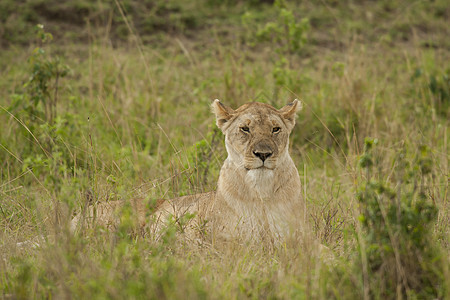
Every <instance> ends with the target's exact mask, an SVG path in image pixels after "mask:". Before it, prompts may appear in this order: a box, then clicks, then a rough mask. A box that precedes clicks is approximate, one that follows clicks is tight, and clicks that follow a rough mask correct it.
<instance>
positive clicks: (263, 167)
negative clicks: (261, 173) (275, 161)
mask: <svg viewBox="0 0 450 300" xmlns="http://www.w3.org/2000/svg"><path fill="white" fill-rule="evenodd" d="M244 168H245V170H246V171H250V170H273V169H275V168H274V167H269V166H266V165H261V166H258V167H253V166H245V167H244Z"/></svg>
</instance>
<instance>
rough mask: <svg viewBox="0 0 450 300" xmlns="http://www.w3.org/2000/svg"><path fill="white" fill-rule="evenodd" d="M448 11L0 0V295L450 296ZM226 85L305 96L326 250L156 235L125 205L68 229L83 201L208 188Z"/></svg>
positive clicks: (302, 164) (315, 219) (251, 94)
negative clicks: (100, 221) (95, 222)
mask: <svg viewBox="0 0 450 300" xmlns="http://www.w3.org/2000/svg"><path fill="white" fill-rule="evenodd" d="M449 18H450V8H449V6H448V3H447V1H443V0H435V1H417V0H413V1H406V0H405V1H383V0H380V1H353V0H346V1H334V0H324V1H319V2H316V1H278V0H277V1H264V0H248V1H244V0H227V1H217V0H194V1H181V0H171V1H163V0H152V1H150V0H149V1H135V0H114V1H112V0H102V1H54V0H51V1H41V0H27V1H24V0H22V1H13V0H5V1H2V2H1V3H0V46H1V47H2V50H1V51H0V74H1V76H0V78H1V79H0V123H1V124H2V128H1V130H0V166H1V168H0V229H1V230H0V237H1V238H0V258H1V259H0V297H2V298H6V299H15V298H18V299H28V298H54V297H55V298H69V297H70V298H72V297H73V298H152V299H153V298H155V299H156V298H157V299H161V298H189V299H196V298H202V299H203V298H220V299H222V298H225V299H230V298H236V299H237V298H239V299H241V298H283V299H284V298H286V299H292V298H294V299H330V298H337V299H361V298H363V299H405V298H406V299H446V298H448V295H449V290H450V280H449V278H450V270H449V261H448V257H449V253H450V244H449V224H450V219H449V204H448V195H449V181H448V176H449V174H450V172H449V147H448V145H449V142H448V128H449V120H450V106H449V105H450V82H449V75H450V74H449V73H450V65H449V61H450V50H449V49H450V44H449V43H450V42H449V39H448V36H450V28H449V26H448V19H449ZM37 24H42V25H37ZM36 25H37V26H36ZM215 98H219V99H221V100H222V101H223V102H224V103H227V104H229V105H231V106H234V107H237V106H238V105H241V104H243V103H245V102H248V101H261V102H266V103H270V104H272V105H274V106H277V107H281V106H282V105H284V104H285V103H287V102H288V101H290V100H292V99H294V98H299V99H302V101H303V102H304V110H303V111H302V112H301V114H300V116H299V119H298V122H297V126H296V128H295V129H294V131H293V133H292V136H291V143H290V145H291V154H292V157H293V159H294V161H295V162H296V164H297V168H298V170H299V172H300V176H301V179H302V183H303V185H304V186H303V188H304V198H305V200H306V205H307V212H308V217H309V220H310V222H311V224H312V225H313V228H314V233H315V235H316V236H317V237H318V238H319V239H320V240H321V242H322V243H323V244H325V245H327V246H328V248H330V249H331V251H332V252H333V253H334V257H333V259H331V261H330V260H327V259H325V258H314V259H311V257H314V256H313V255H312V251H314V250H313V249H309V248H308V247H306V246H299V245H289V244H286V245H281V246H280V247H276V248H270V247H266V245H264V244H262V245H253V244H248V245H240V244H238V243H235V244H230V245H227V246H221V247H218V246H217V247H214V246H208V245H197V244H195V245H193V244H189V243H186V242H185V241H183V239H182V238H180V237H177V235H175V232H176V231H179V229H178V228H177V227H176V226H169V227H168V228H167V231H166V234H165V235H164V238H163V239H161V240H155V239H154V236H153V235H152V232H150V231H143V232H139V231H136V225H135V221H134V220H135V218H134V216H133V213H132V210H131V209H130V208H129V207H127V206H125V208H124V209H123V210H122V211H121V212H120V219H121V225H120V226H119V228H117V230H115V231H113V232H111V231H108V230H106V229H105V228H102V227H100V226H92V227H90V228H85V229H84V230H82V231H81V232H80V233H78V234H74V233H72V232H71V231H70V230H69V227H70V219H71V216H72V215H73V214H75V213H77V212H79V211H80V210H81V209H83V208H84V207H86V205H95V204H96V203H98V202H104V201H112V200H117V199H122V200H126V199H131V198H138V197H142V198H144V199H145V201H147V202H148V206H149V215H150V213H151V207H152V203H154V201H156V200H158V199H162V198H166V199H167V198H171V197H175V196H178V195H185V194H190V193H196V192H200V191H210V190H213V189H214V188H215V184H216V181H217V177H218V172H219V169H220V166H221V164H222V162H223V160H224V159H225V157H226V152H225V149H224V146H223V142H222V140H223V136H222V134H221V133H220V132H219V131H218V130H217V129H216V128H215V125H214V118H213V116H212V114H211V113H210V111H209V106H210V103H211V101H212V100H213V99H215ZM189 217H190V216H187V218H189Z"/></svg>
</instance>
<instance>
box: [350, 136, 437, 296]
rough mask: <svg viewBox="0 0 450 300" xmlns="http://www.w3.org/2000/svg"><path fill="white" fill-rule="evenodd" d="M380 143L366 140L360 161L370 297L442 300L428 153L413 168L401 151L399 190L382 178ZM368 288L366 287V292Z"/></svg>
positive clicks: (397, 173)
mask: <svg viewBox="0 0 450 300" xmlns="http://www.w3.org/2000/svg"><path fill="white" fill-rule="evenodd" d="M377 144H378V141H377V139H369V138H366V139H365V149H364V153H363V155H362V156H361V159H360V161H359V165H360V167H361V168H362V169H363V170H365V174H366V178H365V180H364V183H363V184H362V185H361V187H360V189H359V191H358V195H357V198H358V201H359V203H360V207H361V210H362V214H361V215H360V221H361V224H362V228H363V232H364V233H365V237H364V241H362V242H363V243H364V244H365V249H361V251H365V253H364V256H365V257H367V265H368V270H367V272H368V274H367V275H368V278H370V281H369V282H366V284H370V293H371V295H372V297H375V298H383V299H387V298H399V297H400V298H402V297H405V296H406V297H413V296H415V297H419V298H423V299H425V298H439V297H442V290H441V289H442V287H441V285H440V283H441V282H442V277H441V276H442V274H441V271H440V268H439V266H440V264H441V263H442V262H441V260H442V258H441V257H440V254H439V252H438V250H437V249H436V248H435V247H434V246H433V245H434V243H432V228H433V224H434V221H435V219H436V216H437V208H436V206H435V205H434V204H433V203H432V202H431V201H430V200H429V199H428V197H427V195H426V192H425V188H424V185H425V182H426V179H427V176H429V174H430V170H431V168H430V167H431V163H432V162H431V159H429V157H428V151H427V150H426V149H427V148H426V147H421V148H420V149H419V154H418V155H417V156H416V158H415V160H414V164H413V165H409V164H408V163H407V161H406V159H405V156H406V154H405V151H400V153H399V154H398V155H397V157H396V161H395V166H394V170H395V176H394V177H395V180H396V181H397V182H396V185H395V187H391V186H390V184H389V182H388V181H387V180H384V179H383V178H381V176H380V174H381V172H380V171H379V170H378V167H379V166H380V160H381V158H380V157H378V156H377V155H376V153H375V149H374V148H375V147H376V145H377ZM366 288H367V287H366Z"/></svg>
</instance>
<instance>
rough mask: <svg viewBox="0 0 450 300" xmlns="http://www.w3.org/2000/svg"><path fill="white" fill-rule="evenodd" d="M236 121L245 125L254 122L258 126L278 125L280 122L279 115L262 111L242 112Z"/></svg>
mask: <svg viewBox="0 0 450 300" xmlns="http://www.w3.org/2000/svg"><path fill="white" fill-rule="evenodd" d="M238 122H239V123H244V124H247V125H250V124H256V125H258V126H261V125H267V126H279V125H280V124H282V120H281V117H280V116H278V115H276V114H274V113H267V112H264V111H256V112H247V113H243V114H242V115H240V116H239V118H238ZM239 125H240V124H239Z"/></svg>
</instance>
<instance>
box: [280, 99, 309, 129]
mask: <svg viewBox="0 0 450 300" xmlns="http://www.w3.org/2000/svg"><path fill="white" fill-rule="evenodd" d="M302 108H303V105H302V103H301V102H300V101H298V100H297V99H295V100H294V101H293V102H292V103H289V104H288V105H286V106H284V107H283V108H281V109H279V110H278V111H279V112H280V113H281V115H282V116H283V117H284V118H285V119H286V120H287V121H288V122H289V123H291V124H292V127H294V125H295V118H296V117H297V113H298V112H299V111H301V110H302Z"/></svg>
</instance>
